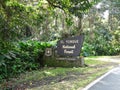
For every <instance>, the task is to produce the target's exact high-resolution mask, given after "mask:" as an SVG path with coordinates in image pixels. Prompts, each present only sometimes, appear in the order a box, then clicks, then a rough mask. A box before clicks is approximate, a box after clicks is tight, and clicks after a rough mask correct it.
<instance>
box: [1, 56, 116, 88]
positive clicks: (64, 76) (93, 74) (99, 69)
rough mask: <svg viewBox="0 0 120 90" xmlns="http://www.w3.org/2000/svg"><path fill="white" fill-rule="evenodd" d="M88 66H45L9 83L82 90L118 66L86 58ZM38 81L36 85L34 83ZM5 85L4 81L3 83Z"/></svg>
mask: <svg viewBox="0 0 120 90" xmlns="http://www.w3.org/2000/svg"><path fill="white" fill-rule="evenodd" d="M85 64H86V65H88V66H86V67H73V68H62V67H56V68H55V67H44V68H43V69H40V70H37V71H32V72H26V73H25V74H21V75H20V76H19V77H18V78H14V79H11V80H10V81H9V82H8V83H12V86H18V87H19V86H20V85H21V84H22V85H23V83H24V85H25V87H32V89H27V90H77V89H78V88H79V90H81V89H82V88H84V87H85V86H86V85H87V84H88V83H90V82H91V81H93V80H95V79H96V78H97V77H100V76H101V75H102V74H104V73H105V72H107V71H108V70H110V69H111V68H113V67H114V66H116V65H117V64H116V63H110V62H103V61H98V60H92V59H89V58H87V59H85ZM35 82H37V84H36V85H35V87H34V86H33V84H34V83H35ZM1 86H3V87H4V83H3V84H1Z"/></svg>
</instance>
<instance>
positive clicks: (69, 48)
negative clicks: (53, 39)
mask: <svg viewBox="0 0 120 90" xmlns="http://www.w3.org/2000/svg"><path fill="white" fill-rule="evenodd" d="M83 40H84V35H80V36H76V37H70V38H66V39H63V40H60V41H58V43H57V54H58V55H59V56H72V57H76V56H79V55H80V51H81V48H82V44H83Z"/></svg>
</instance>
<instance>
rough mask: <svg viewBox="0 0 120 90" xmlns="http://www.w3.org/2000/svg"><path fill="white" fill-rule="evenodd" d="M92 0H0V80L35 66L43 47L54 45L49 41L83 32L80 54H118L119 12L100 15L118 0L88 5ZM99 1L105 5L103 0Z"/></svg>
mask: <svg viewBox="0 0 120 90" xmlns="http://www.w3.org/2000/svg"><path fill="white" fill-rule="evenodd" d="M95 1H97V0H95ZM95 1H94V0H93V2H89V0H39V2H32V1H29V0H28V1H27V2H26V0H18V1H17V0H1V1H0V73H1V74H0V80H1V79H8V78H9V77H12V76H14V75H17V74H19V73H21V72H25V71H26V70H27V71H30V70H35V69H38V68H39V67H40V66H42V56H43V54H44V50H45V48H46V47H51V46H55V45H56V43H54V42H52V43H51V41H55V40H58V39H60V38H64V37H69V36H74V35H80V34H82V33H84V34H85V41H84V45H83V53H82V55H84V56H89V55H117V54H119V53H120V43H119V41H120V38H119V36H120V26H119V24H120V22H119V21H120V20H119V19H120V18H119V14H113V13H110V14H109V15H110V18H109V19H108V21H105V20H104V19H103V17H102V16H101V14H103V13H104V12H105V11H106V10H109V11H110V10H111V9H110V8H113V7H114V6H117V7H118V8H119V6H120V4H118V2H119V0H116V2H114V3H115V5H113V6H112V7H110V5H111V3H112V0H108V1H106V2H109V3H110V4H109V3H108V4H107V5H108V6H109V7H105V8H102V9H101V8H99V9H97V8H96V7H92V5H93V4H94V3H95ZM101 5H103V6H105V5H104V2H102V3H101ZM91 7H92V8H91ZM101 7H102V6H101ZM90 8H91V9H90ZM89 9H90V11H89V12H88V10H89ZM100 10H101V11H100ZM110 12H112V11H110ZM94 15H96V17H95V16H94ZM103 21H104V22H103ZM112 21H113V22H112Z"/></svg>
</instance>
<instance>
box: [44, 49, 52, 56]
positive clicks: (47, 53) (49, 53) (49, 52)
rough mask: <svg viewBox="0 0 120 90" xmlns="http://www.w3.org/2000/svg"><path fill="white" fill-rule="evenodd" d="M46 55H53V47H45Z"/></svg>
mask: <svg viewBox="0 0 120 90" xmlns="http://www.w3.org/2000/svg"><path fill="white" fill-rule="evenodd" d="M45 56H52V48H46V49H45Z"/></svg>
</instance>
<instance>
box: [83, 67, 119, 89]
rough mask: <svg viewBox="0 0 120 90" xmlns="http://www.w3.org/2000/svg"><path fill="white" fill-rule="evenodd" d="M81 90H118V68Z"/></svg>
mask: <svg viewBox="0 0 120 90" xmlns="http://www.w3.org/2000/svg"><path fill="white" fill-rule="evenodd" d="M83 90H120V66H119V67H117V68H115V69H113V70H111V71H109V72H108V73H106V74H105V75H103V76H102V77H100V78H99V79H97V80H96V81H94V82H92V83H91V84H89V85H88V86H87V87H86V88H84V89H83Z"/></svg>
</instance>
